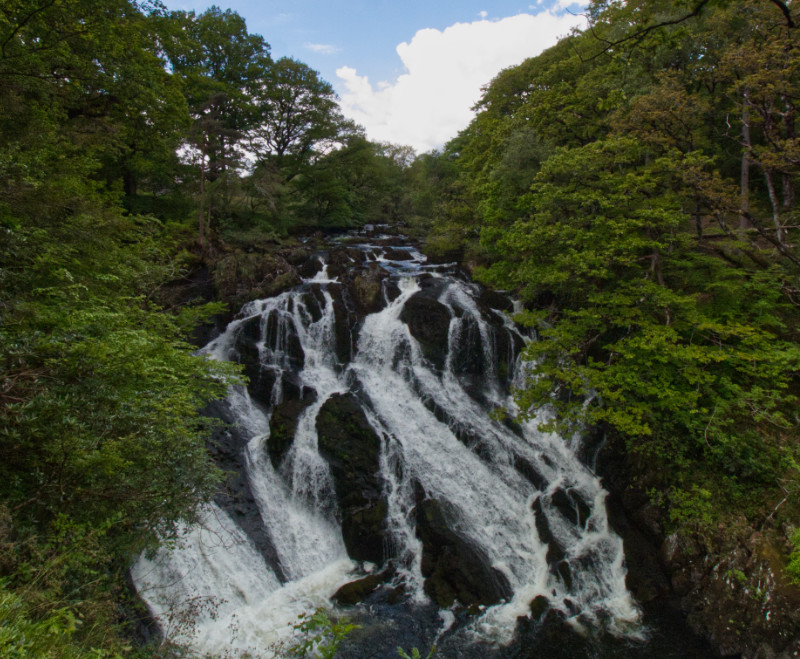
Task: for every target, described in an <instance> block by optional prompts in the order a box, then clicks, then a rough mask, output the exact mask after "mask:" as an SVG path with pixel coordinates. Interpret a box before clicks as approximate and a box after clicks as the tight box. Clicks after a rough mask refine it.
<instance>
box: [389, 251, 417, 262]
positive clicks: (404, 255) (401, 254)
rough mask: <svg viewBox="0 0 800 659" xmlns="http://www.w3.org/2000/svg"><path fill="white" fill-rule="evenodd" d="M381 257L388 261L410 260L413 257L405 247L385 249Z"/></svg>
mask: <svg viewBox="0 0 800 659" xmlns="http://www.w3.org/2000/svg"><path fill="white" fill-rule="evenodd" d="M383 258H385V259H387V260H389V261H411V260H412V259H413V258H414V257H413V256H412V255H411V253H410V252H409V251H408V250H405V249H397V248H393V249H387V250H386V251H385V252H384V254H383Z"/></svg>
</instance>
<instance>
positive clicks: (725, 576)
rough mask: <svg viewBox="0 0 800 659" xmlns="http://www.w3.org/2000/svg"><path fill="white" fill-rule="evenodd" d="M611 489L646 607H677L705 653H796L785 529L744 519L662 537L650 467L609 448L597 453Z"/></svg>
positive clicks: (799, 611)
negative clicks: (706, 533) (703, 532)
mask: <svg viewBox="0 0 800 659" xmlns="http://www.w3.org/2000/svg"><path fill="white" fill-rule="evenodd" d="M597 469H598V472H599V473H600V474H602V476H603V479H604V482H605V484H606V487H607V488H608V489H609V490H610V496H609V499H608V511H609V522H610V523H611V525H612V527H613V528H614V529H615V531H616V532H617V533H618V534H619V535H620V536H621V537H622V539H623V542H624V545H625V555H626V562H627V565H628V588H629V589H630V590H631V592H633V593H634V595H635V596H636V597H637V599H638V600H639V601H640V602H642V603H644V604H645V609H647V608H648V607H656V608H658V607H663V606H664V604H665V603H666V604H667V605H668V606H671V607H675V608H676V609H679V610H680V611H682V613H683V614H684V615H685V616H686V620H687V622H688V624H689V627H690V628H691V630H692V631H693V632H694V633H696V634H697V635H698V636H699V637H700V638H701V639H703V640H704V641H705V642H706V643H708V645H709V655H711V652H712V650H711V649H712V648H713V653H714V654H716V655H718V656H724V657H744V658H747V659H769V658H773V657H775V658H778V657H780V658H787V659H788V657H794V656H800V589H799V588H797V587H796V586H793V585H791V584H790V583H789V581H788V579H787V577H786V574H785V571H784V559H783V558H782V556H785V555H786V553H787V547H786V546H785V540H784V539H782V537H781V536H782V535H783V536H784V537H785V533H782V531H780V530H777V529H767V530H763V531H759V530H756V529H754V528H752V526H751V525H750V524H749V523H748V522H747V521H746V520H745V519H744V518H743V517H742V518H741V519H740V520H739V521H738V522H737V523H735V524H732V525H728V526H720V528H719V529H718V532H717V534H716V535H715V537H690V536H685V535H684V536H679V535H678V534H671V535H665V533H664V531H663V528H664V520H663V519H662V517H663V512H662V511H661V510H660V509H658V508H656V507H655V506H653V505H652V504H651V503H650V502H649V499H648V497H647V494H646V489H647V487H648V472H647V469H646V467H643V466H642V465H641V464H633V463H632V461H631V458H630V456H627V455H625V454H624V453H623V451H622V450H621V449H619V448H616V447H614V446H611V447H608V446H607V447H605V448H604V449H603V450H602V451H601V452H600V454H599V458H598V465H597Z"/></svg>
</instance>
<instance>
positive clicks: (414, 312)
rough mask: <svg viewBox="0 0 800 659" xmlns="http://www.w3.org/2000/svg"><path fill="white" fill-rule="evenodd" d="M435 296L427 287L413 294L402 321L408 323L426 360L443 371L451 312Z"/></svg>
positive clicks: (404, 308)
mask: <svg viewBox="0 0 800 659" xmlns="http://www.w3.org/2000/svg"><path fill="white" fill-rule="evenodd" d="M436 297H438V296H436V295H432V294H431V292H430V291H428V290H422V291H419V292H417V293H414V295H412V296H411V297H410V298H409V299H408V300H407V301H406V303H405V306H404V307H403V311H402V312H401V314H400V320H402V321H403V322H404V323H405V324H406V325H408V330H409V331H410V332H411V336H413V337H414V338H415V339H416V340H417V343H419V346H420V349H421V350H422V354H423V356H424V357H425V359H427V360H428V361H429V362H430V363H431V364H432V365H433V366H434V367H435V368H436V369H438V370H439V371H441V370H442V369H444V365H445V363H446V361H447V336H448V332H449V330H450V312H449V311H448V310H447V307H446V306H444V305H443V304H442V303H441V302H439V301H438V300H437V299H436Z"/></svg>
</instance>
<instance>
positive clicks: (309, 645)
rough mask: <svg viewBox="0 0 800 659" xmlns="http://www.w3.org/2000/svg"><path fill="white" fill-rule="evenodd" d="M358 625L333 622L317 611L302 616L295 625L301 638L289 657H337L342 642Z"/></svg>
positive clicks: (343, 620)
mask: <svg viewBox="0 0 800 659" xmlns="http://www.w3.org/2000/svg"><path fill="white" fill-rule="evenodd" d="M357 628H358V625H354V624H352V623H350V622H349V621H347V620H346V619H342V620H331V619H330V618H329V617H328V614H327V613H326V612H325V611H324V610H322V609H317V610H316V611H315V612H314V613H311V614H308V613H306V614H304V615H302V616H300V622H298V623H297V624H296V625H294V629H295V632H297V633H298V634H299V635H300V636H299V639H298V640H297V641H296V643H295V644H293V645H292V646H291V647H290V648H289V650H288V653H289V656H292V657H303V658H311V657H315V658H318V659H332V658H333V657H335V656H336V652H337V651H338V649H339V646H340V645H341V643H342V641H344V639H345V638H347V636H348V634H350V632H352V631H353V630H354V629H357Z"/></svg>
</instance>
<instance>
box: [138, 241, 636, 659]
mask: <svg viewBox="0 0 800 659" xmlns="http://www.w3.org/2000/svg"><path fill="white" fill-rule="evenodd" d="M377 251H378V253H377V254H375V253H373V256H374V257H375V259H376V260H379V261H380V260H383V257H382V256H381V255H380V252H379V250H377ZM414 256H415V258H416V262H417V264H418V262H419V261H420V260H422V259H423V258H424V257H422V256H421V255H419V254H416V253H415V254H414ZM411 266H413V263H412V264H408V263H404V264H403V268H404V270H403V271H404V272H405V271H410V270H412V268H411ZM397 283H398V286H399V289H400V294H399V296H398V297H397V298H396V299H395V300H394V301H393V302H391V303H390V304H388V305H387V306H386V307H385V308H384V309H383V310H382V311H380V312H379V313H376V314H372V315H370V316H368V317H366V319H365V320H364V322H363V325H362V326H361V328H360V331H359V334H358V337H357V341H356V352H355V357H354V359H353V361H352V363H351V364H349V365H341V364H337V358H336V355H335V351H334V336H335V335H334V332H335V325H334V322H335V321H334V308H333V298H332V295H331V292H330V289H331V287H332V286H339V282H338V281H337V280H335V279H331V278H329V276H328V274H327V270H325V269H323V271H322V273H320V275H318V276H317V277H315V278H313V279H311V280H307V282H306V285H305V286H304V287H302V288H300V289H297V290H294V291H290V292H288V293H284V294H283V295H281V296H278V297H276V298H272V299H269V300H261V301H257V302H254V303H251V304H249V305H247V306H246V307H245V308H244V309H243V310H242V318H240V319H238V320H236V321H234V322H233V323H231V324H230V326H229V327H228V329H227V330H226V332H225V333H224V334H223V335H222V336H220V337H219V338H218V339H216V340H215V341H213V342H212V343H211V344H209V345H208V346H207V347H206V348H205V349H204V351H205V352H206V353H207V354H209V355H210V356H212V357H214V358H216V359H235V358H236V347H235V346H236V342H237V338H238V337H239V333H240V332H242V331H243V327H244V326H245V324H246V323H247V322H248V321H249V320H250V319H251V318H253V317H259V318H261V321H260V331H261V340H260V341H259V342H258V353H259V356H260V359H261V362H262V364H263V365H264V366H265V367H266V368H269V369H272V371H274V372H277V373H283V374H285V373H288V371H289V370H290V369H291V364H290V362H291V356H290V354H289V353H290V342H291V341H290V338H291V337H290V335H292V334H293V335H296V336H297V339H298V340H299V343H300V345H302V348H303V352H304V355H305V358H304V365H303V367H302V370H300V372H299V374H298V375H299V378H300V380H301V382H302V383H303V384H304V385H307V386H309V387H313V388H314V390H316V392H317V398H316V400H315V402H313V403H312V404H310V405H309V406H308V407H307V408H306V409H305V411H304V412H303V413H302V415H301V417H300V419H299V422H298V430H297V433H296V436H295V439H294V442H293V444H292V447H291V449H290V450H289V452H288V453H287V455H286V456H285V457H284V459H283V461H282V463H281V464H280V465H279V468H278V469H277V470H276V469H274V468H273V466H272V463H271V461H270V459H269V456H268V454H267V452H266V442H267V441H268V436H269V413H270V409H269V406H270V405H273V404H277V403H278V402H280V401H281V400H282V398H283V396H284V391H283V388H282V387H281V385H280V380H279V382H278V384H276V386H275V387H274V389H273V391H272V395H271V398H270V400H269V401H267V405H266V407H259V406H258V405H257V404H255V403H253V401H251V400H250V397H249V395H248V393H247V391H246V390H244V389H243V388H235V389H232V390H231V392H230V396H229V401H228V404H229V407H230V409H231V410H232V412H233V414H234V415H235V417H236V418H237V419H238V424H239V426H240V430H242V431H243V432H245V433H246V434H247V436H248V437H251V439H250V441H249V442H248V444H247V447H246V464H247V468H248V479H249V482H250V485H251V489H252V491H253V494H254V497H255V499H256V503H257V505H258V509H259V512H260V515H261V519H262V521H263V523H264V527H265V529H266V530H267V532H268V534H269V536H270V538H271V540H272V543H273V545H274V548H275V551H276V553H277V555H278V560H279V563H280V566H279V567H280V570H279V571H278V574H282V575H284V577H285V579H286V582H285V583H280V582H279V580H278V578H277V577H276V573H275V571H273V569H272V568H271V567H270V566H268V565H267V564H266V563H265V561H264V559H263V558H262V557H261V555H260V554H259V553H258V551H257V550H256V549H255V548H254V547H253V546H252V544H251V543H250V541H249V540H248V539H247V537H246V536H245V535H244V534H243V533H242V532H241V531H240V530H239V529H238V528H237V527H236V525H235V523H234V522H233V521H232V520H231V519H230V518H229V517H228V516H227V515H226V514H225V513H224V512H223V511H222V510H220V509H219V508H217V507H215V506H211V507H209V508H208V510H207V511H204V513H203V525H202V526H200V527H197V528H192V529H188V530H187V535H186V542H185V543H184V546H182V547H180V548H178V549H174V550H170V549H167V548H164V549H162V550H160V551H159V552H158V554H157V555H156V556H155V557H154V558H153V559H152V560H150V559H147V558H144V557H143V558H141V559H140V561H139V562H138V563H137V564H136V566H135V567H134V570H133V576H134V581H135V583H136V585H137V588H138V589H139V592H140V593H141V594H142V596H143V597H144V599H145V601H146V602H147V603H148V605H149V606H150V608H151V610H152V612H153V614H154V616H155V617H156V618H157V619H158V620H159V621H161V622H162V626H164V627H165V629H166V633H167V634H168V635H169V634H173V635H174V636H175V637H176V638H177V639H178V640H181V641H184V642H188V643H189V644H190V645H191V646H192V647H193V648H194V649H196V650H197V651H198V652H211V653H223V652H225V651H231V650H233V651H234V652H244V651H247V650H253V649H255V650H258V651H267V650H268V648H269V646H270V645H271V644H274V643H276V642H278V641H279V640H280V639H286V638H288V637H289V636H291V623H292V622H296V620H297V615H298V614H300V613H302V612H304V611H305V612H310V611H313V610H314V609H315V608H317V607H320V606H330V604H329V601H328V599H329V598H330V596H331V595H332V594H333V593H334V592H335V590H336V589H337V588H338V587H339V586H340V585H342V584H343V583H346V582H347V581H348V580H352V579H353V578H355V577H354V570H355V569H356V567H357V566H356V565H355V564H354V563H353V562H352V561H350V560H349V559H348V557H347V553H346V550H345V547H344V543H343V541H342V535H341V530H340V527H339V525H338V523H337V521H336V504H335V496H334V488H333V482H332V477H331V475H330V472H329V470H328V466H327V463H326V461H325V460H324V459H323V458H322V457H321V456H320V454H319V452H318V450H317V433H316V427H315V421H316V415H317V413H318V412H319V410H320V408H321V407H322V405H323V404H324V402H325V401H326V400H327V399H328V398H329V397H330V396H331V395H333V394H335V393H342V392H345V391H348V390H357V391H358V392H359V397H360V398H361V400H362V401H364V403H365V405H364V411H365V414H366V416H367V419H368V420H369V422H370V424H371V425H372V426H373V428H374V430H375V431H376V433H377V434H378V436H379V437H381V438H382V446H383V450H382V453H381V469H382V475H383V479H384V482H385V484H386V485H385V487H386V492H385V496H386V501H387V503H388V527H389V530H390V532H391V536H392V543H391V544H392V547H391V551H392V558H393V559H394V561H395V563H396V564H397V566H398V574H399V575H400V577H401V578H402V580H403V581H404V582H405V586H406V592H407V594H408V595H409V597H410V598H411V600H412V601H416V602H424V601H426V596H425V593H424V590H423V584H424V579H423V576H422V574H421V567H420V563H421V554H422V546H421V543H420V541H419V540H418V538H417V536H416V534H415V526H414V506H415V493H414V485H413V483H414V481H416V482H417V483H419V484H420V485H421V486H422V487H423V488H424V490H425V493H426V495H427V496H428V497H431V498H434V499H436V500H438V501H439V502H441V503H443V504H446V505H447V506H448V510H449V511H451V514H452V516H453V519H450V520H448V521H449V522H450V523H451V524H452V528H453V530H455V531H457V532H458V533H459V534H461V535H463V536H466V537H468V538H470V541H471V542H472V543H473V544H474V545H475V546H476V547H478V548H479V549H480V551H481V552H482V553H483V554H484V555H485V556H487V557H488V560H489V562H490V564H491V566H492V567H494V568H496V569H497V570H499V571H500V572H502V573H503V574H504V575H505V577H506V578H507V579H508V582H509V584H510V585H511V587H512V589H513V592H514V594H513V597H512V598H511V600H510V601H508V602H501V603H500V604H498V605H496V606H493V607H488V608H487V609H486V610H485V612H484V613H483V614H482V615H481V616H479V617H477V618H476V619H474V621H473V622H472V624H471V625H470V626H469V629H467V630H465V631H464V632H463V633H466V634H471V635H474V636H476V637H478V638H482V639H490V640H492V641H495V642H498V643H504V642H508V641H509V640H511V635H512V633H513V631H514V627H515V623H516V619H517V617H518V616H522V615H526V614H528V613H529V608H528V607H529V604H530V602H531V601H532V600H533V599H534V598H535V597H537V596H544V597H546V598H547V599H548V600H549V602H550V605H551V606H552V607H553V608H555V609H557V610H559V611H561V612H563V614H564V615H565V617H567V619H568V620H571V621H572V622H574V623H575V624H576V626H581V625H589V626H600V625H605V626H606V628H607V629H609V630H610V631H611V632H612V633H617V634H624V633H632V630H634V629H635V628H636V623H637V622H638V619H639V613H638V610H637V608H636V606H635V604H634V602H633V601H632V599H631V597H630V595H629V593H628V592H627V590H626V589H625V570H624V567H623V554H622V543H621V540H620V539H619V538H618V537H616V536H615V535H614V534H613V533H612V532H611V531H610V530H609V528H608V521H607V518H606V513H605V505H604V499H605V494H606V493H605V492H604V491H603V489H602V488H601V486H600V483H599V481H598V479H597V478H596V477H595V476H594V475H593V474H592V473H591V471H589V470H588V469H587V468H586V467H585V466H583V465H582V464H581V463H580V461H579V460H578V458H577V457H576V455H575V449H576V448H577V444H578V441H577V440H574V439H573V440H571V441H565V440H564V439H563V438H561V437H558V436H556V435H553V434H544V433H540V432H539V431H538V430H537V429H536V422H535V421H531V422H528V423H526V424H525V425H524V426H522V428H521V429H520V430H519V431H518V432H515V431H513V430H511V429H510V428H509V427H507V426H506V425H504V424H502V423H500V422H498V421H495V420H493V419H492V418H491V417H490V415H489V411H490V409H489V408H491V407H495V406H501V405H502V406H506V407H509V408H512V409H513V401H512V400H511V399H510V398H509V397H508V395H507V394H506V393H504V388H503V385H502V383H501V382H500V380H499V377H498V369H497V359H496V358H497V355H496V352H497V348H496V345H495V338H494V336H495V334H494V333H496V332H497V331H507V332H516V331H517V330H516V329H515V328H513V326H512V325H511V324H510V323H509V322H508V321H507V320H503V321H501V323H500V324H501V325H502V324H503V323H505V329H502V330H498V329H497V328H496V327H495V328H493V327H491V326H490V324H489V323H488V322H487V319H486V318H484V317H483V316H482V314H481V312H480V311H479V309H478V306H477V304H476V302H475V298H474V295H475V290H474V289H473V287H472V286H471V285H469V284H466V283H464V282H461V281H458V280H455V279H451V278H446V280H445V281H443V282H441V283H442V284H443V288H442V293H441V294H440V296H439V302H441V303H442V304H444V305H445V306H446V307H447V308H448V310H449V311H450V315H451V322H450V331H449V337H448V342H449V354H448V357H447V360H446V364H445V368H444V370H443V372H442V373H437V372H436V371H435V370H434V369H433V368H432V367H431V365H430V364H428V363H427V362H426V361H425V359H424V358H423V356H422V351H421V349H420V346H419V345H418V344H417V342H416V341H415V339H414V338H413V337H412V335H411V333H410V331H409V328H408V326H407V325H406V324H405V323H404V322H403V321H402V320H401V319H400V316H401V312H402V310H403V306H404V305H405V304H406V302H407V301H408V299H409V298H410V297H411V296H413V295H414V294H415V293H416V292H417V291H419V290H420V287H419V284H418V282H417V281H416V279H415V278H414V277H413V276H404V277H402V278H400V279H399V281H398V282H397ZM310 286H314V287H316V288H317V289H318V293H321V295H320V294H318V295H317V300H319V301H320V302H319V307H320V309H318V310H317V313H316V314H313V313H312V310H311V309H309V307H308V305H309V303H310V302H309V300H310V297H309V296H308V290H309V287H310ZM315 315H316V316H318V318H317V320H316V321H314V319H313V318H314V316H315ZM276 328H277V329H276ZM467 335H469V336H470V337H471V339H470V340H471V341H473V342H477V344H478V345H479V349H480V350H481V355H482V357H481V359H482V373H483V376H482V377H483V387H482V398H483V402H479V401H477V400H475V399H474V398H472V397H470V395H468V393H467V392H466V391H465V389H464V386H463V385H462V381H461V380H460V379H459V377H458V375H457V374H456V373H457V368H458V364H455V363H454V357H453V355H454V354H455V351H456V348H457V347H458V346H459V342H461V341H464V340H466V337H467ZM517 368H518V369H519V368H520V367H519V366H517ZM512 375H513V374H512ZM487 402H488V407H487ZM431 409H438V410H439V412H440V413H439V415H438V416H439V418H444V421H442V420H439V418H437V415H436V414H434V412H433V411H431ZM457 433H458V435H457ZM459 436H461V437H462V438H463V437H465V436H466V437H467V438H469V439H468V440H466V441H462V440H460V439H459ZM520 459H523V460H525V461H527V463H529V464H531V465H534V466H535V469H536V471H537V472H538V473H539V474H540V475H541V477H542V480H543V481H544V483H545V485H544V486H543V490H542V491H539V490H538V489H537V488H536V486H535V485H533V484H532V483H531V482H530V481H529V480H528V479H526V478H525V477H523V476H522V475H521V474H520V472H519V471H518V470H517V469H516V468H515V466H514V465H515V461H517V460H520ZM559 490H561V491H569V492H571V493H574V494H576V495H577V496H579V497H580V499H581V500H582V501H584V502H585V503H586V504H587V506H588V508H589V511H590V514H589V516H588V519H585V520H582V524H575V523H573V522H572V521H570V520H569V519H567V518H566V517H565V516H564V515H563V514H562V513H561V512H559V511H558V510H557V508H555V507H554V506H552V505H550V501H551V497H553V496H554V495H555V494H556V493H557V492H558V491H559ZM537 499H539V500H540V502H541V505H542V509H543V511H544V513H545V515H546V518H547V523H548V526H549V528H550V530H551V532H552V535H553V537H554V538H555V540H556V541H557V542H558V544H559V545H560V546H561V547H563V548H564V553H565V560H566V561H567V562H568V563H569V566H570V573H571V580H570V582H569V583H567V582H565V580H564V579H563V578H562V577H559V576H557V572H556V570H554V569H553V568H552V567H551V566H550V565H548V562H547V559H546V556H547V551H548V546H547V544H546V543H543V542H542V541H541V539H540V538H539V534H538V532H537V527H536V523H535V517H534V513H533V511H532V508H531V506H532V504H533V503H534V502H535V501H536V500H537ZM211 596H213V597H215V598H217V599H221V600H224V601H222V602H219V603H218V604H219V606H218V610H217V613H216V616H211V615H209V614H207V613H204V612H203V611H200V612H198V615H196V616H194V618H193V622H194V625H195V627H196V629H195V630H194V635H193V636H190V634H189V633H187V632H186V630H185V629H184V630H181V629H174V628H175V625H174V624H171V623H170V616H172V617H174V615H173V614H174V612H176V611H179V610H181V607H184V609H185V608H186V606H185V605H184V604H182V602H186V601H189V603H190V604H191V602H193V601H194V602H196V601H198V598H204V597H211ZM192 598H194V599H192ZM443 620H444V621H445V622H444V623H443V624H446V625H447V626H450V625H451V624H452V614H448V615H445V616H443ZM232 632H235V633H232Z"/></svg>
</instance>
